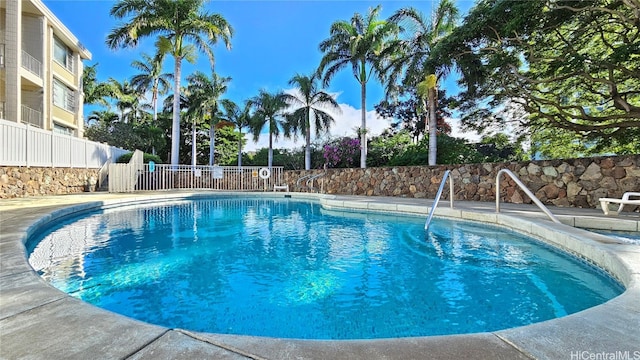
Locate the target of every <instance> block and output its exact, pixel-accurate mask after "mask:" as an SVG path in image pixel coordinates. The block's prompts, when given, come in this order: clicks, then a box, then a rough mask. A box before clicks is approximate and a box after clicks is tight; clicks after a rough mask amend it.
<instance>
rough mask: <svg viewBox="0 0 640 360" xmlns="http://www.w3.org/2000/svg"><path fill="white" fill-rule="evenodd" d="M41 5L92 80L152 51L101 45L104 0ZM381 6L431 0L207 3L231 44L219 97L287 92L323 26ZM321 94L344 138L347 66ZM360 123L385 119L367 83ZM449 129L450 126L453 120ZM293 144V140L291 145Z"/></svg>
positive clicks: (378, 125)
mask: <svg viewBox="0 0 640 360" xmlns="http://www.w3.org/2000/svg"><path fill="white" fill-rule="evenodd" d="M43 2H44V3H45V5H46V6H47V7H48V8H49V9H50V10H51V11H52V12H53V13H54V14H55V15H56V17H58V18H59V19H60V20H61V21H62V22H63V23H64V24H65V25H66V26H67V28H69V30H71V32H72V33H74V34H75V35H76V36H77V37H78V39H79V40H80V42H82V43H83V44H84V46H85V47H86V48H87V49H89V51H90V52H91V53H92V55H93V59H92V60H91V61H89V62H87V63H88V64H95V63H99V65H98V78H99V79H100V80H106V79H108V78H110V77H112V78H115V79H116V80H118V81H123V80H125V79H128V78H129V77H131V76H132V75H134V74H135V73H136V71H135V69H133V68H131V66H130V64H131V62H132V61H133V60H137V59H140V54H141V53H143V52H146V53H149V54H153V52H154V47H153V41H154V40H153V39H151V38H149V39H145V40H142V42H141V44H140V45H139V46H138V47H137V48H134V49H118V50H111V49H109V48H107V46H106V45H105V39H106V36H107V34H108V33H109V32H110V31H111V30H112V29H113V28H114V27H115V26H117V24H118V22H117V21H116V20H115V19H114V18H112V17H110V15H109V10H110V8H111V7H112V6H113V4H114V3H115V2H114V1H107V0H43ZM378 4H381V5H382V13H381V17H383V18H386V17H388V16H389V15H391V14H392V13H393V12H394V11H396V10H397V9H399V8H402V7H409V6H412V7H415V8H417V9H419V10H420V11H422V12H423V13H425V14H429V13H430V11H431V6H435V5H436V4H437V1H431V0H423V1H401V0H394V1H365V0H360V1H337V0H331V1H305V0H302V1H293V0H292V1H243V0H236V1H211V2H209V3H208V4H207V6H206V8H207V10H208V11H209V12H214V13H220V14H221V15H222V16H224V17H225V18H226V19H227V21H229V23H230V24H231V25H232V26H233V28H234V30H235V35H234V37H233V38H232V49H231V50H230V51H228V50H226V49H225V47H224V46H223V44H220V45H218V46H217V47H216V48H214V52H215V56H216V64H215V71H216V72H217V73H218V74H220V75H222V76H230V77H231V78H232V81H231V83H230V86H229V89H228V91H227V93H226V94H225V96H224V97H226V98H229V99H231V100H234V101H236V102H238V103H241V102H242V101H244V100H245V99H248V98H250V97H252V96H255V95H256V94H257V93H258V91H259V90H260V89H266V90H268V91H278V90H287V89H288V88H289V86H288V84H287V83H288V80H289V79H290V78H291V77H292V76H293V75H295V74H296V73H302V74H308V73H311V72H312V71H313V70H314V69H315V68H316V67H317V65H318V64H319V62H320V59H321V58H322V53H321V52H320V51H319V50H318V44H319V43H320V42H321V41H322V40H324V39H326V38H327V37H328V35H329V28H330V26H331V24H332V23H333V22H334V21H336V20H348V19H350V18H351V17H352V16H353V14H354V13H355V12H359V13H361V14H366V12H367V10H368V8H370V7H375V6H376V5H378ZM457 5H458V7H459V9H460V10H461V12H462V13H464V12H466V11H467V10H468V9H469V8H470V7H471V6H472V5H473V1H472V0H458V1H457ZM183 64H184V66H183V70H182V74H183V76H182V79H183V82H184V78H185V77H186V76H187V75H189V74H191V73H193V72H194V71H195V70H201V71H204V72H205V73H209V71H210V66H209V63H208V59H207V58H206V56H205V55H204V54H201V56H200V57H199V58H198V61H197V63H196V64H194V65H191V64H185V63H183ZM165 71H166V72H173V61H172V60H171V59H168V60H167V61H166V63H165ZM454 83H455V82H454V81H452V80H449V81H448V82H447V87H448V90H449V92H451V91H455V89H454V88H453V87H454V86H453V85H454ZM327 90H328V91H330V92H332V93H337V94H338V95H337V100H338V102H339V103H340V104H341V107H342V114H340V115H338V116H337V118H336V126H334V127H333V129H332V130H331V135H332V136H343V135H352V134H353V128H355V127H356V126H359V124H360V120H359V111H360V108H361V106H360V89H359V85H358V83H357V82H356V81H355V79H354V78H353V75H351V72H350V69H344V70H343V71H341V72H340V73H339V74H338V75H337V76H336V77H335V78H334V79H333V81H332V82H331V84H330V86H329V88H328V89H327ZM367 92H368V93H367V110H368V111H369V112H370V114H368V126H369V127H370V129H371V133H372V134H374V135H376V133H379V132H380V131H382V130H383V129H384V128H386V127H388V125H389V122H388V121H386V120H382V119H376V116H375V114H374V111H373V106H374V104H376V103H378V102H379V101H380V100H381V99H382V97H383V96H384V95H383V92H382V89H381V87H380V85H379V84H377V82H376V81H375V80H372V81H371V82H370V84H369V85H368V88H367ZM454 127H455V124H454ZM265 140H266V139H264V137H262V138H261V139H260V141H259V143H258V144H253V142H252V141H250V142H249V144H248V145H249V149H250V148H256V147H257V148H260V147H262V145H263V144H264V142H265ZM298 145H300V144H296V145H295V146H298ZM275 146H276V147H291V146H293V144H292V143H291V141H288V140H282V139H281V140H280V141H279V142H278V143H276V145H275Z"/></svg>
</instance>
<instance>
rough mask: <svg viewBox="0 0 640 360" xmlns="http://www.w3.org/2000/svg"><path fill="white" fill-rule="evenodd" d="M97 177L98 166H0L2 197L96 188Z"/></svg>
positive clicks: (0, 191) (71, 191)
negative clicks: (83, 167)
mask: <svg viewBox="0 0 640 360" xmlns="http://www.w3.org/2000/svg"><path fill="white" fill-rule="evenodd" d="M97 178H98V169H78V168H42V167H6V166H0V199H8V198H15V197H26V196H40V195H64V194H73V193H79V192H84V191H90V190H91V191H93V190H95V181H94V180H95V179H97ZM90 182H91V183H93V184H94V185H93V188H91V186H90V185H89V183H90Z"/></svg>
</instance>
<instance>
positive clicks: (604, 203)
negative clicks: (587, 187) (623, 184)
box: [600, 192, 640, 215]
mask: <svg viewBox="0 0 640 360" xmlns="http://www.w3.org/2000/svg"><path fill="white" fill-rule="evenodd" d="M632 196H633V197H640V192H626V193H624V194H623V195H622V199H615V198H600V206H601V207H602V211H604V214H605V215H609V204H610V203H614V204H620V207H619V208H618V210H617V211H616V213H617V214H620V212H621V211H622V208H624V206H625V205H640V199H636V200H632V199H629V198H630V197H632Z"/></svg>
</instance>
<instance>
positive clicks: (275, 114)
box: [249, 90, 289, 169]
mask: <svg viewBox="0 0 640 360" xmlns="http://www.w3.org/2000/svg"><path fill="white" fill-rule="evenodd" d="M249 102H250V104H251V107H252V108H253V109H254V114H253V118H252V120H251V125H250V127H251V132H252V133H253V140H254V141H256V142H257V141H258V137H259V136H260V132H261V131H262V129H263V128H264V126H265V125H266V124H267V123H269V164H268V166H269V169H271V167H272V166H273V138H274V136H275V138H276V139H277V138H278V136H279V135H280V128H281V127H282V125H283V119H282V118H283V117H284V116H285V115H286V114H285V113H284V110H285V109H286V108H288V107H289V104H287V100H286V96H285V95H284V93H282V92H278V93H276V94H270V93H268V92H266V91H265V90H260V94H259V95H258V96H255V97H253V98H252V99H251V100H249Z"/></svg>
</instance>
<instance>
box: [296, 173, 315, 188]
mask: <svg viewBox="0 0 640 360" xmlns="http://www.w3.org/2000/svg"><path fill="white" fill-rule="evenodd" d="M312 175H313V174H307V175H305V176H301V177H300V178H299V179H298V181H296V187H298V186H300V182H301V181H302V180H304V179H306V178H308V177H311V176H312Z"/></svg>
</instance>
